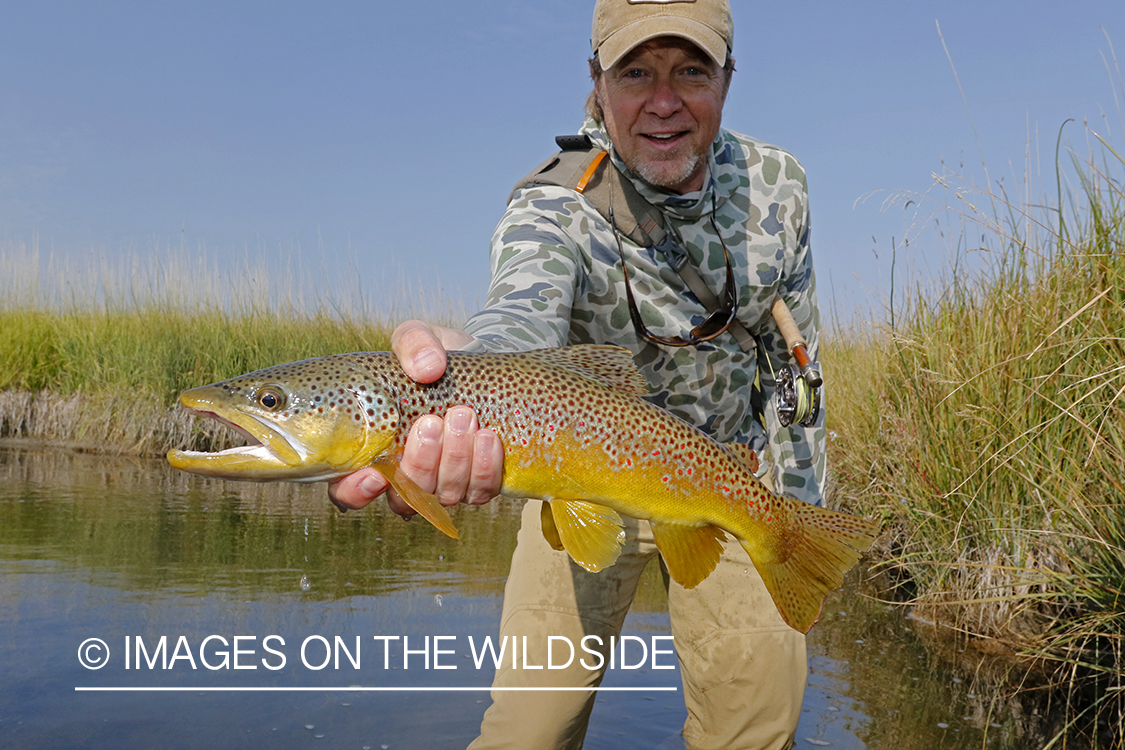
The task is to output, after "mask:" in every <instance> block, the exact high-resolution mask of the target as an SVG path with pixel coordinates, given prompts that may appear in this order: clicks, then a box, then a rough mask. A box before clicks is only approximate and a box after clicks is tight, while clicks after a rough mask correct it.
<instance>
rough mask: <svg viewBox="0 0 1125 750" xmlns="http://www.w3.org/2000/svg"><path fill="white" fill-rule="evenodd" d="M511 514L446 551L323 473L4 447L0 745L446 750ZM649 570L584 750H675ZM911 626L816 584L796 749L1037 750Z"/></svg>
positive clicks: (662, 630) (672, 705) (476, 685)
mask: <svg viewBox="0 0 1125 750" xmlns="http://www.w3.org/2000/svg"><path fill="white" fill-rule="evenodd" d="M380 505H381V504H380ZM518 510H519V509H518V506H517V503H515V502H513V501H496V502H494V503H491V504H489V505H487V506H484V507H482V508H459V509H456V510H455V516H454V521H455V522H456V524H457V526H458V527H459V528H460V530H461V532H462V537H461V540H460V541H459V542H458V541H454V540H451V539H447V538H446V537H444V536H443V535H442V534H440V533H439V532H437V531H436V530H435V529H433V528H432V527H430V526H428V525H427V524H424V523H422V522H420V521H415V522H412V523H404V522H403V521H402V520H401V519H399V518H398V517H397V516H393V515H392V514H391V513H389V512H388V511H387V510H386V507H385V505H384V506H382V507H376V505H372V506H371V507H369V508H367V509H365V510H364V511H361V512H352V513H348V514H347V515H340V514H339V513H337V512H336V511H335V509H334V508H333V507H332V506H331V505H330V504H329V503H328V502H327V496H326V493H325V489H324V485H313V486H296V485H262V486H258V485H249V484H236V483H224V482H220V481H212V480H205V479H201V478H199V477H193V476H188V475H185V474H181V473H178V472H175V471H173V470H171V469H170V468H169V467H167V466H166V465H165V464H164V462H163V461H158V460H149V459H129V458H115V457H106V456H91V455H83V454H75V453H70V452H65V451H52V450H42V449H31V448H20V447H7V448H0V747H2V748H52V747H58V748H64V747H65V748H70V747H84V748H114V749H121V748H125V749H129V748H148V747H161V748H175V747H183V748H200V747H206V748H212V749H214V750H218V749H220V748H243V747H246V748H258V747H270V748H316V747H325V748H327V747H332V748H355V750H360V749H361V748H371V749H376V748H378V749H387V750H389V749H390V748H394V749H396V750H398V749H402V748H431V749H432V748H462V747H464V746H465V745H466V744H467V743H468V741H469V740H471V739H472V738H473V737H474V736H475V735H476V730H477V728H478V726H479V724H480V719H481V715H482V714H483V712H484V710H485V708H486V707H487V706H488V703H489V694H488V692H487V687H488V685H489V684H490V682H491V677H492V669H493V665H492V663H491V661H490V660H489V658H488V657H487V656H486V655H485V651H484V647H483V644H484V643H485V641H486V639H488V638H489V637H491V638H493V639H495V638H496V633H497V630H498V627H499V619H500V608H501V596H502V591H503V584H504V578H505V576H506V574H507V567H508V563H509V560H510V555H511V551H512V548H513V547H514V545H515V535H516V526H517V523H518ZM649 568H650V569H649V570H648V571H646V578H645V581H644V583H643V585H642V586H641V591H640V593H639V594H638V597H637V601H636V603H635V604H634V607H633V610H632V611H631V613H630V615H629V618H628V619H627V620H626V625H625V632H624V634H623V635H626V636H630V637H631V638H628V639H626V643H625V647H624V651H623V659H622V661H620V662H619V663H617V664H615V668H614V669H612V670H611V671H610V672H609V673H608V676H607V677H606V680H605V682H604V683H603V687H607V688H619V689H620V688H630V690H615V691H605V692H603V693H601V694H600V695H599V697H598V701H597V704H596V707H595V709H594V714H593V717H592V719H591V725H590V731H589V734H588V737H587V742H586V747H587V748H591V749H595V750H597V749H601V748H660V749H661V750H664V749H666V748H682V747H683V743H682V740H680V737H679V731H680V728H681V727H682V725H683V722H684V719H685V717H686V712H685V709H684V706H683V700H682V695H681V692H680V678H679V672H678V669H677V668H676V665H675V657H674V656H673V655H669V653H667V652H666V651H665V649H669V648H670V646H669V645H668V644H669V643H670V641H668V640H667V638H666V637H667V636H669V635H670V628H669V622H668V614H667V601H666V597H665V593H664V590H663V587H662V585H661V580H660V576H659V574H658V571H657V567H656V566H655V565H650V566H649ZM916 627H917V626H916V624H914V623H912V622H911V621H909V620H908V619H907V618H906V617H905V616H904V611H903V610H902V609H900V608H898V607H892V606H887V605H884V604H880V603H877V602H875V601H874V600H872V599H871V598H870V597H867V596H864V595H863V594H861V593H860V586H859V584H858V583H857V582H856V581H854V580H853V581H852V582H851V583H849V585H848V586H847V587H846V588H845V589H843V590H841V591H839V592H836V593H835V594H833V595H832V596H831V598H830V599H829V601H828V602H827V604H826V607H825V615H824V617H823V618H822V620H821V622H820V623H818V624H817V626H816V627H815V628H814V629H813V631H812V633H811V634H810V637H809V654H810V662H809V663H810V676H809V683H808V688H807V690H806V693H805V704H804V709H803V714H802V718H801V723H800V726H799V728H798V731H797V745H796V746H797V747H798V748H826V747H827V748H845V749H848V750H858V749H860V748H872V749H876V748H879V749H883V748H885V749H887V750H892V749H893V750H913V749H915V748H916V749H917V750H934V749H936V748H950V749H954V748H981V747H988V748H1003V749H1007V748H1012V749H1014V748H1026V747H1032V746H1038V745H1039V740H1040V739H1041V738H1039V737H1036V736H1035V735H1034V728H1035V722H1034V721H1033V720H1032V718H1033V717H1028V716H1025V715H1023V714H1024V713H1030V711H1031V709H1025V708H1024V705H1025V704H1024V703H1023V702H1021V701H1020V700H1019V697H1018V696H1016V698H1015V699H1012V698H1011V696H1001V697H1000V698H999V699H996V696H994V695H992V694H991V691H989V690H988V689H986V688H983V687H975V686H974V684H973V679H972V676H971V674H970V673H969V672H967V671H964V670H963V671H962V672H956V673H955V672H951V671H948V668H947V667H945V666H943V664H942V663H939V662H938V660H937V659H936V658H934V657H932V656H930V655H929V652H928V651H927V650H926V649H924V648H923V647H922V645H921V643H920V641H919V639H918V637H917V634H916V632H915V628H916ZM92 639H99V640H98V641H95V640H92ZM162 639H163V648H161V642H162ZM236 639H237V640H236ZM495 645H499V644H494V646H495ZM658 652H659V653H658ZM564 658H565V654H563V655H562V656H560V660H561V659H564ZM82 659H85V660H86V662H87V664H88V665H89V666H97V665H101V666H100V667H99V668H97V669H91V668H88V667H87V666H84V664H83V662H82ZM357 664H358V666H357ZM404 667H405V668H404ZM666 667H671V668H666ZM356 686H362V687H365V688H369V689H367V690H363V691H359V690H354V689H352V688H354V687H356ZM370 688H378V689H370ZM436 688H441V690H438V689H436Z"/></svg>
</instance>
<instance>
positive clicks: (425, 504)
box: [371, 459, 459, 539]
mask: <svg viewBox="0 0 1125 750" xmlns="http://www.w3.org/2000/svg"><path fill="white" fill-rule="evenodd" d="M371 466H372V468H374V469H375V470H376V471H378V472H379V473H380V474H382V475H383V476H385V477H386V478H387V481H388V482H390V483H391V487H394V489H395V492H397V493H398V494H399V497H401V498H402V499H403V500H404V501H405V502H406V504H407V505H409V506H410V507H411V508H413V509H414V510H416V511H418V515H420V516H422V518H425V519H426V520H427V521H429V522H430V523H432V524H433V525H434V526H437V527H438V529H440V530H441V531H442V532H443V533H445V534H446V535H447V536H451V537H453V538H454V539H457V538H458V536H459V534H458V533H457V527H456V526H454V525H453V519H452V518H450V517H449V511H447V510H446V509H445V506H444V505H442V504H441V503H440V502H439V501H438V499H437V497H436V496H434V495H432V494H430V493H429V492H426V491H425V490H424V489H422V488H421V487H419V486H418V485H417V484H415V482H414V480H413V479H411V478H410V477H408V476H406V472H404V471H403V470H402V467H400V466H399V465H398V461H395V460H393V459H379V460H376V461H375V462H373V463H372V464H371Z"/></svg>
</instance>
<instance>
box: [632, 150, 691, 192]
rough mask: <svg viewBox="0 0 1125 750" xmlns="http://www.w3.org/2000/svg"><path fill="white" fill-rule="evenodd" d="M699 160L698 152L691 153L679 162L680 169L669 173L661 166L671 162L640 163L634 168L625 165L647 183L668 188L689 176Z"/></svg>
mask: <svg viewBox="0 0 1125 750" xmlns="http://www.w3.org/2000/svg"><path fill="white" fill-rule="evenodd" d="M699 160H700V155H699V154H691V155H690V157H689V158H688V159H687V160H686V161H684V162H681V164H682V165H683V166H682V168H681V169H678V170H676V171H675V172H673V173H670V174H669V173H668V172H667V171H665V170H664V169H661V167H666V166H667V165H668V164H669V163H673V162H659V163H658V164H657V165H654V164H641V165H638V167H637V168H634V167H633V166H632V165H631V164H630V165H627V166H628V167H629V169H631V170H632V171H633V173H634V174H636V175H637V176H638V177H640V178H641V179H642V180H644V181H645V182H647V183H648V184H650V185H655V186H656V187H658V188H664V189H665V190H668V189H671V188H672V187H674V186H676V185H679V184H680V183H682V182H683V181H684V180H686V179H687V178H688V177H691V174H692V172H694V171H695V169H696V167H698V166H699Z"/></svg>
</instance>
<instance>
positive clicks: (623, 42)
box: [590, 0, 734, 70]
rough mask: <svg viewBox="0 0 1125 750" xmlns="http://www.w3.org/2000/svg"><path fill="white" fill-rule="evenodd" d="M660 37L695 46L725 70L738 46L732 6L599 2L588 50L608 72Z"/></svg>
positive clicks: (706, 1) (725, 0)
mask: <svg viewBox="0 0 1125 750" xmlns="http://www.w3.org/2000/svg"><path fill="white" fill-rule="evenodd" d="M658 36H676V37H680V38H682V39H687V40H688V41H689V42H693V43H694V44H695V45H696V46H698V47H699V48H700V49H701V50H703V51H704V52H706V53H707V55H708V56H709V57H710V58H711V59H712V60H714V61H715V64H716V65H718V66H719V67H722V66H723V65H724V64H725V63H726V58H727V53H728V52H729V51H730V50H731V49H732V48H733V45H734V23H733V21H732V20H731V15H730V2H729V0H598V2H597V4H596V5H595V6H594V31H593V34H592V35H591V37H590V46H591V47H592V48H593V50H594V52H595V53H597V55H598V60H599V61H600V62H601V65H602V70H609V69H610V68H612V67H613V66H614V65H615V64H616V63H617V61H618V60H620V59H621V58H622V57H624V56H625V55H626V54H627V53H628V52H629V51H630V50H632V49H633V48H634V47H636V46H637V45H638V44H642V43H644V42H647V41H648V40H649V39H655V38H656V37H658Z"/></svg>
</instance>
